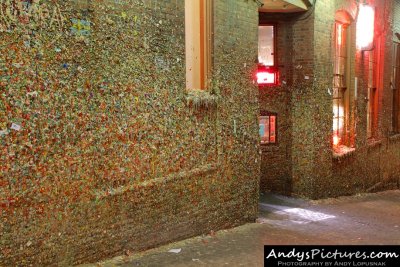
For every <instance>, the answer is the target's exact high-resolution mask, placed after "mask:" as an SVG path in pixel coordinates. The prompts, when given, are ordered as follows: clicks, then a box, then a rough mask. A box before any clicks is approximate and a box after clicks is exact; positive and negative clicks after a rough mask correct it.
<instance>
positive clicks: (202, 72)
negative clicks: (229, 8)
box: [185, 0, 214, 91]
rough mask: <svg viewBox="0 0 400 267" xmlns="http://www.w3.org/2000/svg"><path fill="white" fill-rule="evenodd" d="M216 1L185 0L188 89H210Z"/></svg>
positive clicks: (186, 82) (186, 83) (186, 84)
mask: <svg viewBox="0 0 400 267" xmlns="http://www.w3.org/2000/svg"><path fill="white" fill-rule="evenodd" d="M213 30H214V1H213V0H185V73H186V75H185V77H186V81H185V86H186V90H189V91H190V90H204V91H207V89H209V88H210V82H211V79H212V68H213V65H214V52H213V51H214V47H213V46H214V31H213Z"/></svg>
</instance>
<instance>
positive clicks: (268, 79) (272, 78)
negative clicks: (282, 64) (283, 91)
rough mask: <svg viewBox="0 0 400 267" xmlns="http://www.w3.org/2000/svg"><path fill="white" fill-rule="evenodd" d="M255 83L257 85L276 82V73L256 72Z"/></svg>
mask: <svg viewBox="0 0 400 267" xmlns="http://www.w3.org/2000/svg"><path fill="white" fill-rule="evenodd" d="M257 83H258V84H259V85H268V84H271V85H272V84H276V73H275V72H268V71H265V70H264V71H258V72H257Z"/></svg>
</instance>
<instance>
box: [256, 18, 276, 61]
mask: <svg viewBox="0 0 400 267" xmlns="http://www.w3.org/2000/svg"><path fill="white" fill-rule="evenodd" d="M258 63H260V64H261V65H263V66H275V27H274V26H273V25H260V26H258Z"/></svg>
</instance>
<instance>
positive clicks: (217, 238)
mask: <svg viewBox="0 0 400 267" xmlns="http://www.w3.org/2000/svg"><path fill="white" fill-rule="evenodd" d="M264 244H313V245H317V244H397V245H398V244H400V191H399V190H395V191H386V192H381V193H377V194H365V195H358V196H352V197H342V198H337V199H326V200H320V201H305V200H301V199H294V198H287V197H283V196H278V195H264V196H262V197H261V199H260V215H259V219H258V221H257V223H253V224H247V225H244V226H241V227H237V228H234V229H231V230H223V231H219V232H217V233H211V234H209V235H207V236H201V237H195V238H191V239H188V240H184V241H181V242H177V243H173V244H169V245H167V246H163V247H160V248H157V249H153V250H149V251H146V252H143V253H137V254H135V255H131V256H121V257H117V258H114V259H112V260H109V261H106V262H102V263H98V264H96V265H85V266H104V267H109V266H124V267H128V266H157V267H158V266H174V267H175V266H185V267H186V266H263V245H264ZM170 249H178V251H179V249H180V252H179V253H172V252H168V251H169V250H170Z"/></svg>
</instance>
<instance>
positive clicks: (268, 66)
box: [257, 22, 278, 68]
mask: <svg viewBox="0 0 400 267" xmlns="http://www.w3.org/2000/svg"><path fill="white" fill-rule="evenodd" d="M261 26H269V27H272V32H273V39H274V40H273V45H274V49H273V60H274V64H273V65H264V64H262V63H260V62H259V51H260V49H259V47H260V38H258V52H257V62H258V65H259V66H262V67H266V68H276V67H277V66H278V57H277V54H278V53H277V28H278V26H277V23H272V22H268V23H259V24H258V29H259V27H261ZM258 37H259V35H258Z"/></svg>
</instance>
